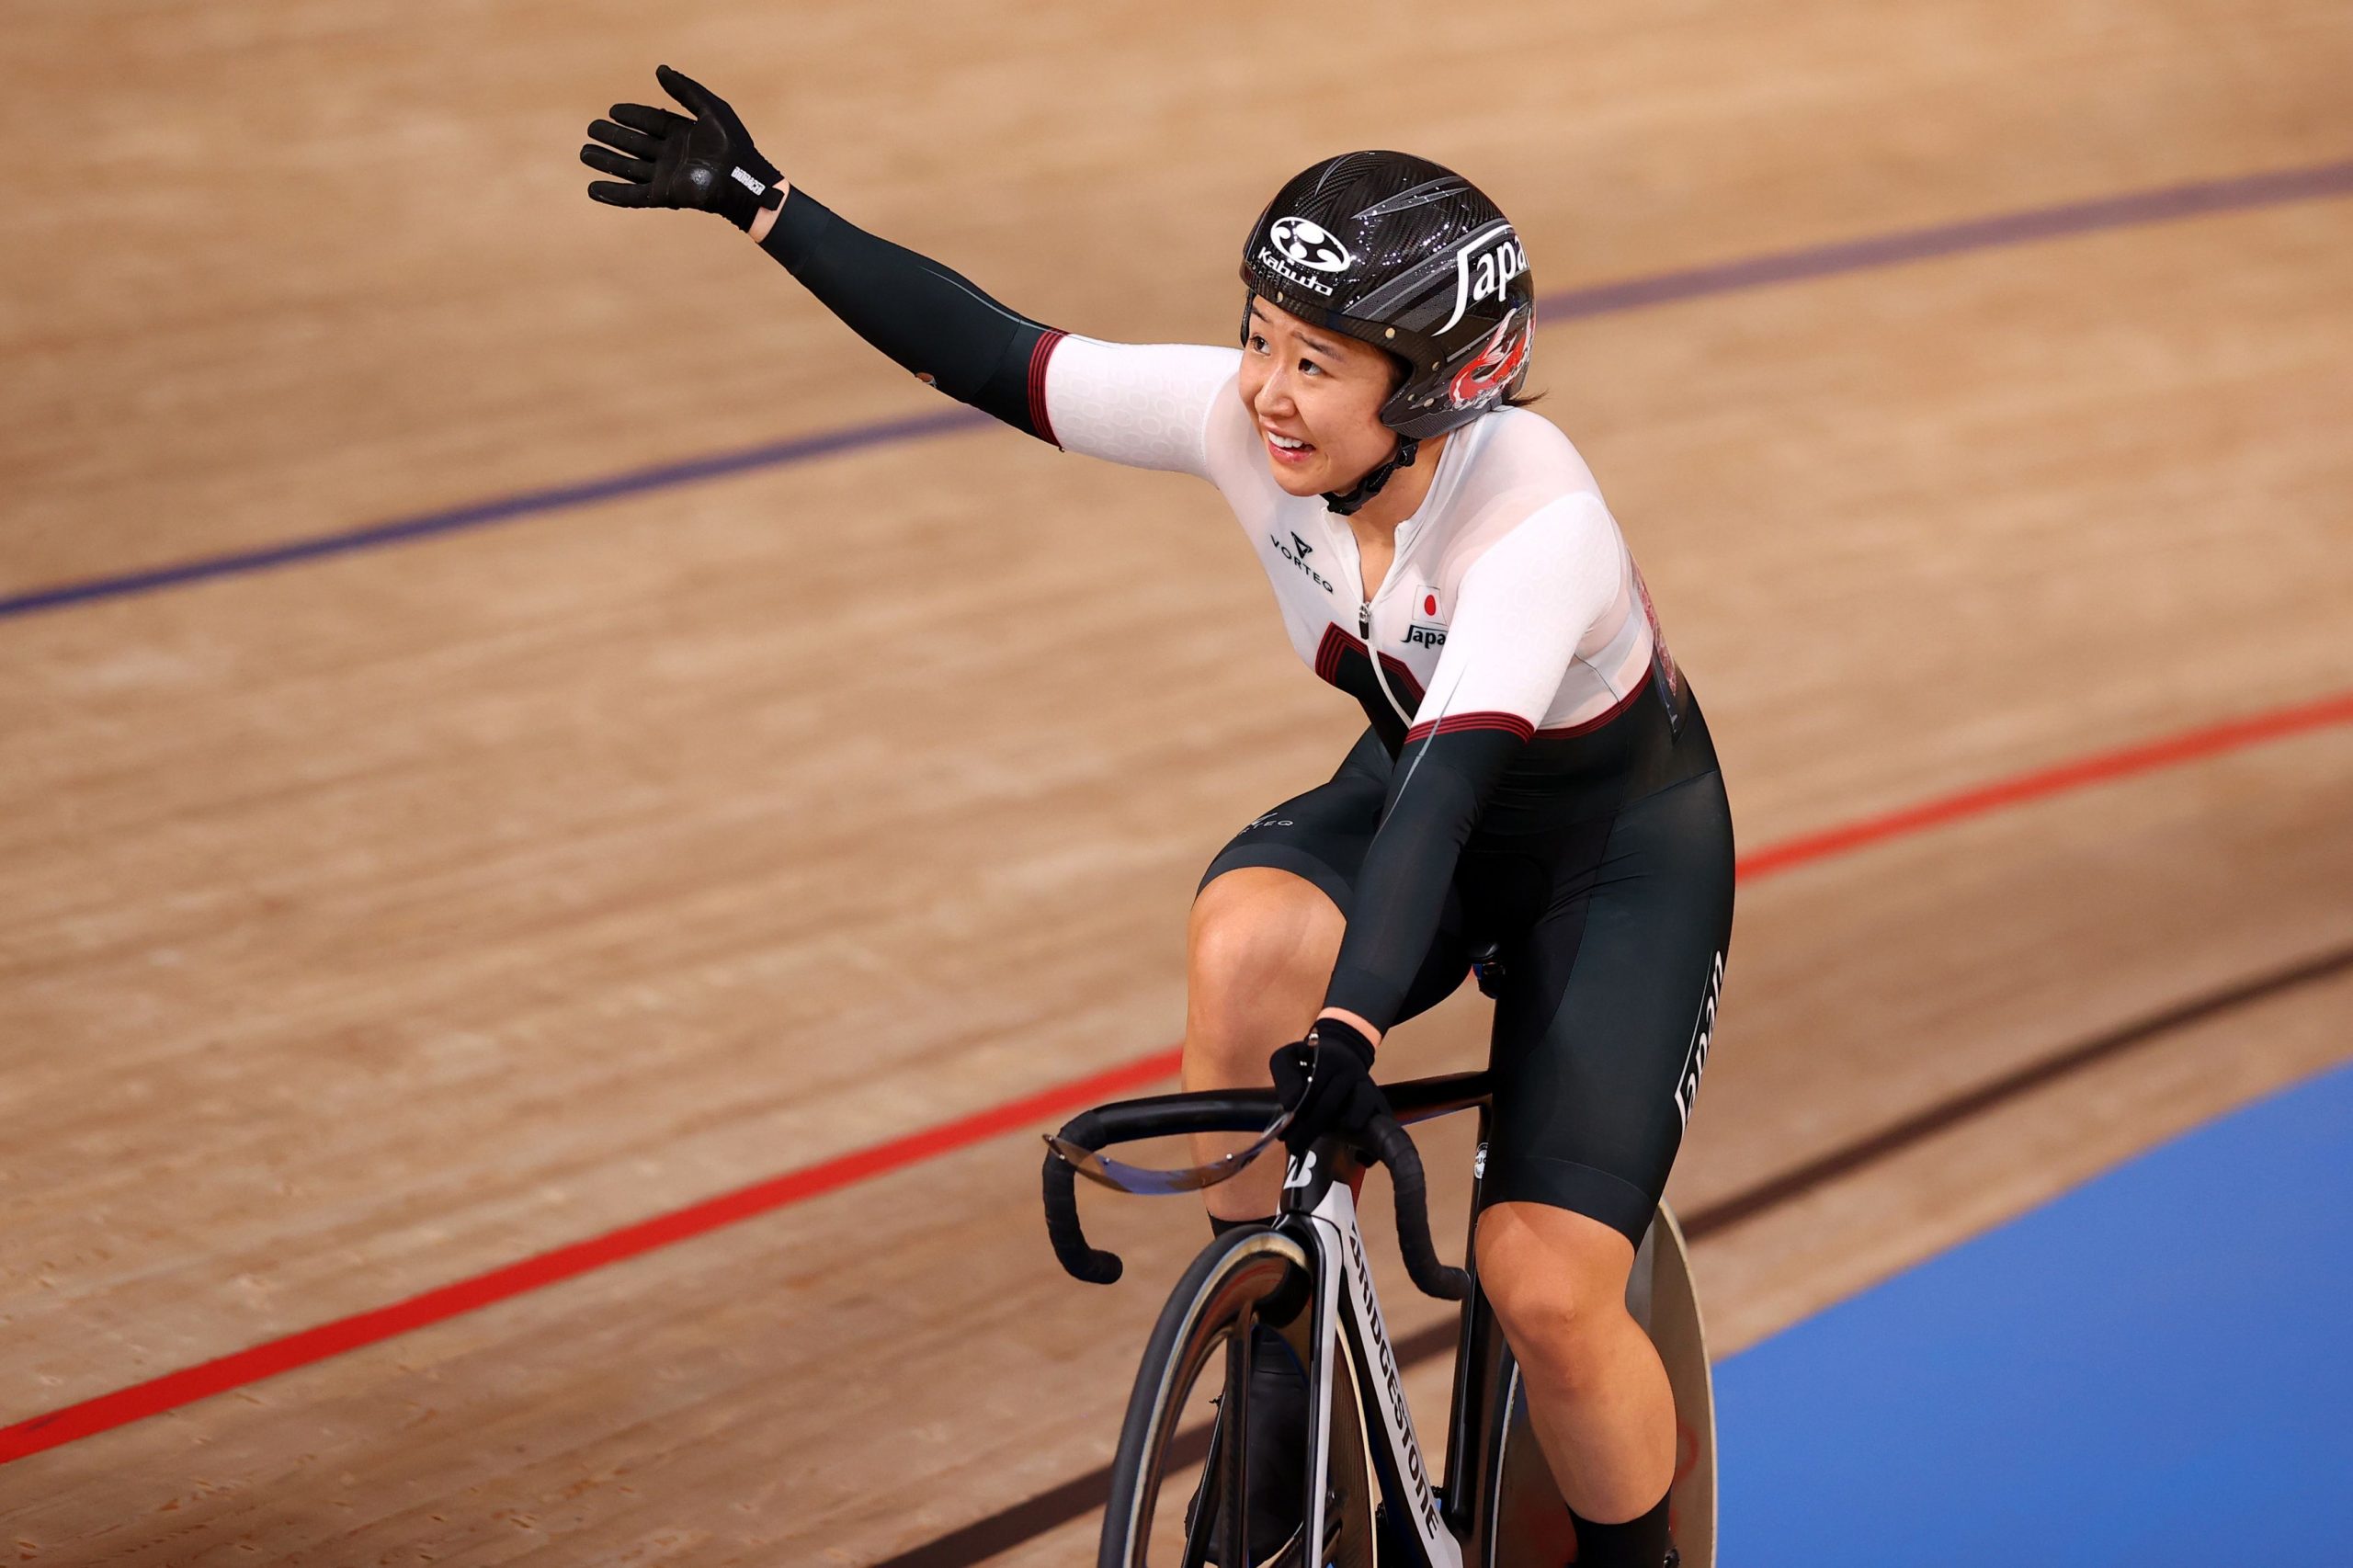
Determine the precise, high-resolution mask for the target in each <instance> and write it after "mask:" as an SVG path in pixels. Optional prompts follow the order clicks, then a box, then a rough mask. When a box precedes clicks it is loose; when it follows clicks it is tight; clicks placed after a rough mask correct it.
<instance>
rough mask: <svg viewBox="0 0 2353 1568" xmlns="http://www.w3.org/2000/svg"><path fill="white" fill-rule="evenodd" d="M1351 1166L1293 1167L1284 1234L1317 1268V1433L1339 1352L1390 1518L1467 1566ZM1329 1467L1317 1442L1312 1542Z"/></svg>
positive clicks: (1450, 1565)
mask: <svg viewBox="0 0 2353 1568" xmlns="http://www.w3.org/2000/svg"><path fill="white" fill-rule="evenodd" d="M1350 1164H1351V1162H1349V1161H1347V1159H1346V1157H1345V1155H1342V1156H1340V1157H1339V1158H1337V1159H1334V1158H1329V1157H1326V1156H1325V1153H1324V1149H1322V1148H1318V1149H1311V1150H1309V1151H1308V1152H1307V1153H1305V1154H1302V1155H1301V1156H1300V1157H1298V1158H1297V1159H1294V1160H1293V1161H1292V1162H1291V1164H1290V1171H1289V1173H1288V1174H1287V1176H1286V1177H1285V1180H1284V1190H1283V1221H1282V1222H1283V1228H1284V1229H1285V1230H1287V1231H1289V1232H1290V1233H1291V1234H1292V1235H1293V1237H1294V1239H1296V1240H1298V1241H1299V1242H1300V1243H1301V1244H1302V1245H1304V1246H1306V1247H1307V1248H1309V1249H1311V1251H1310V1255H1311V1256H1313V1257H1314V1259H1315V1260H1316V1269H1315V1278H1316V1296H1315V1301H1314V1303H1313V1310H1314V1313H1315V1317H1314V1322H1313V1326H1312V1329H1311V1334H1312V1336H1313V1337H1312V1339H1311V1341H1310V1343H1311V1345H1312V1346H1313V1350H1312V1353H1311V1355H1310V1356H1309V1358H1308V1369H1307V1376H1308V1389H1309V1397H1310V1399H1311V1400H1312V1401H1313V1420H1312V1422H1311V1424H1310V1426H1309V1430H1311V1431H1314V1432H1319V1433H1329V1432H1330V1431H1331V1429H1332V1398H1333V1389H1334V1384H1335V1381H1336V1379H1335V1376H1334V1373H1335V1364H1334V1360H1333V1354H1334V1352H1335V1350H1337V1351H1338V1352H1339V1353H1340V1354H1342V1355H1345V1356H1346V1357H1347V1358H1348V1361H1349V1365H1350V1378H1349V1381H1350V1385H1351V1386H1352V1387H1353V1388H1354V1389H1355V1390H1356V1392H1357V1400H1358V1408H1359V1411H1360V1412H1361V1416H1362V1420H1361V1426H1362V1429H1363V1431H1364V1433H1365V1434H1366V1437H1367V1443H1366V1446H1367V1448H1368V1449H1369V1450H1370V1453H1371V1457H1372V1460H1373V1469H1374V1472H1375V1473H1374V1476H1373V1478H1372V1479H1373V1481H1374V1483H1375V1490H1376V1493H1377V1494H1378V1495H1380V1496H1381V1497H1382V1498H1384V1499H1385V1500H1386V1501H1387V1502H1388V1504H1389V1506H1388V1508H1387V1509H1386V1510H1385V1517H1387V1518H1388V1519H1390V1520H1391V1521H1392V1522H1393V1521H1396V1520H1399V1519H1400V1518H1403V1519H1404V1520H1407V1521H1410V1533H1411V1539H1413V1540H1415V1543H1416V1544H1417V1545H1418V1546H1419V1547H1420V1548H1421V1561H1422V1562H1423V1564H1425V1565H1426V1568H1462V1546H1461V1541H1460V1540H1458V1539H1457V1538H1456V1535H1455V1533H1454V1530H1453V1528H1450V1523H1449V1520H1448V1519H1447V1518H1446V1517H1445V1513H1444V1511H1443V1510H1442V1508H1441V1506H1440V1501H1439V1499H1440V1489H1439V1485H1438V1483H1437V1482H1436V1481H1435V1480H1434V1479H1433V1478H1432V1475H1431V1473H1430V1469H1429V1466H1428V1463H1427V1460H1425V1459H1424V1458H1423V1455H1422V1446H1421V1441H1420V1438H1419V1437H1418V1435H1417V1434H1416V1433H1415V1430H1414V1415H1413V1412H1412V1410H1411V1409H1409V1408H1408V1407H1407V1405H1406V1403H1405V1387H1404V1378H1403V1375H1402V1373H1401V1372H1400V1370H1399V1368H1398V1365H1397V1353H1396V1350H1395V1348H1394V1346H1392V1343H1391V1341H1390V1338H1389V1325H1388V1324H1387V1322H1386V1321H1385V1320H1384V1319H1383V1317H1382V1316H1381V1299H1380V1297H1379V1296H1378V1295H1377V1294H1376V1293H1375V1291H1374V1290H1373V1286H1372V1269H1371V1266H1370V1263H1369V1262H1368V1261H1367V1260H1366V1258H1365V1252H1364V1234H1363V1232H1362V1231H1361V1230H1360V1229H1359V1228H1358V1224H1357V1206H1356V1199H1355V1196H1354V1194H1353V1193H1352V1191H1351V1190H1350V1187H1349V1182H1348V1180H1347V1177H1348V1176H1349V1175H1350V1174H1352V1173H1351V1172H1350V1170H1349V1165H1350ZM1335 1167H1337V1168H1335ZM1478 1302H1479V1298H1478V1297H1477V1296H1476V1295H1475V1294H1474V1295H1473V1296H1472V1299H1471V1301H1470V1302H1469V1303H1466V1312H1465V1316H1466V1318H1467V1317H1468V1316H1469V1315H1471V1312H1473V1311H1475V1310H1476V1308H1477V1304H1478ZM1463 1381H1464V1380H1463V1379H1462V1378H1461V1375H1460V1372H1459V1370H1458V1374H1457V1377H1456V1384H1455V1399H1456V1403H1458V1404H1460V1403H1461V1402H1462V1400H1463V1399H1464V1397H1465V1392H1466V1391H1465V1390H1464V1387H1463ZM1384 1461H1385V1462H1384ZM1331 1462H1332V1448H1331V1444H1330V1443H1329V1442H1319V1443H1317V1444H1316V1445H1315V1455H1314V1464H1313V1467H1312V1471H1311V1473H1310V1474H1309V1476H1308V1478H1307V1520H1306V1527H1307V1528H1306V1534H1305V1539H1306V1540H1311V1541H1313V1540H1323V1539H1324V1523H1325V1521H1324V1508H1325V1504H1326V1498H1327V1487H1328V1483H1329V1482H1330V1479H1331V1475H1330V1465H1331Z"/></svg>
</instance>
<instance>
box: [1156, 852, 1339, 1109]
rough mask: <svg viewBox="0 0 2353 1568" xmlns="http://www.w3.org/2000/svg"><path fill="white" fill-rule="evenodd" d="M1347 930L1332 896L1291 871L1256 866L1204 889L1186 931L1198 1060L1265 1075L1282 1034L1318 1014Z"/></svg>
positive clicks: (1192, 1044) (1192, 1049)
mask: <svg viewBox="0 0 2353 1568" xmlns="http://www.w3.org/2000/svg"><path fill="white" fill-rule="evenodd" d="M1342 926H1343V923H1342V921H1341V917H1340V912H1339V911H1338V910H1337V909H1336V908H1335V907H1334V906H1333V903H1332V901H1331V900H1330V899H1328V898H1326V897H1325V896H1324V894H1323V893H1322V892H1320V891H1318V890H1317V889H1316V888H1315V887H1314V886H1313V884H1312V883H1309V882H1307V881H1303V880H1302V879H1300V878H1298V877H1293V876H1290V875H1289V874H1288V873H1284V872H1276V871H1268V870H1262V869H1256V868H1250V869H1245V870H1241V871H1232V872H1228V873H1227V874H1226V875H1224V876H1222V877H1220V878H1218V879H1217V880H1216V881H1213V882H1211V883H1210V885H1209V886H1208V887H1206V888H1203V889H1202V890H1201V893H1200V896H1199V898H1197V899H1196V900H1194V903H1193V913H1192V918H1191V921H1190V923H1189V926H1188V930H1187V934H1186V979H1187V996H1188V1000H1187V1012H1188V1023H1189V1026H1190V1027H1188V1029H1187V1031H1186V1033H1187V1041H1186V1043H1187V1048H1188V1057H1189V1056H1191V1055H1193V1054H1194V1053H1196V1052H1199V1053H1203V1054H1205V1055H1208V1056H1215V1057H1218V1058H1220V1059H1221V1064H1222V1065H1229V1066H1233V1067H1236V1068H1247V1069H1249V1070H1250V1071H1251V1073H1252V1074H1263V1073H1264V1072H1265V1069H1266V1063H1267V1053H1268V1052H1270V1051H1273V1050H1274V1049H1275V1048H1276V1047H1277V1046H1279V1045H1280V1044H1282V1043H1283V1041H1282V1040H1280V1039H1277V1038H1274V1037H1275V1036H1276V1035H1286V1036H1287V1034H1288V1031H1291V1030H1296V1029H1303V1028H1306V1026H1307V1022H1308V1019H1309V1017H1312V1016H1313V1009H1314V1006H1315V1003H1316V1001H1317V1000H1318V999H1319V998H1320V997H1321V996H1322V994H1323V989H1324V985H1325V983H1327V982H1328V981H1329V980H1330V978H1331V972H1332V961H1333V959H1334V957H1335V956H1336V954H1337V953H1338V951H1339V939H1340V933H1341V930H1342ZM1292 1014H1298V1015H1299V1016H1298V1017H1292V1016H1291V1015H1292ZM1228 1057H1230V1058H1232V1059H1233V1060H1232V1061H1231V1062H1224V1061H1222V1059H1224V1058H1228ZM1205 1064H1206V1063H1205Z"/></svg>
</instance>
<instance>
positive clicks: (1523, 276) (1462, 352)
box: [1242, 153, 1536, 440]
mask: <svg viewBox="0 0 2353 1568" xmlns="http://www.w3.org/2000/svg"><path fill="white" fill-rule="evenodd" d="M1242 281H1243V282H1244V283H1245V284H1246V285H1247V286H1248V287H1249V289H1250V290H1251V292H1252V293H1253V294H1254V295H1258V296H1263V297H1264V298H1266V299H1267V300H1269V301H1272V302H1273V303H1275V304H1277V305H1279V306H1280V307H1281V308H1282V309H1284V310H1286V311H1289V312H1290V313H1291V314H1293V315H1295V316H1298V317H1299V318H1301V319H1302V321H1306V322H1310V323H1313V324H1315V325H1318V326H1322V327H1324V328H1327V329H1329V330H1331V331H1334V332H1344V333H1347V335H1349V336H1351V337H1356V338H1361V339H1363V340H1364V341H1365V342H1367V343H1370V344H1371V345H1373V346H1374V347H1378V348H1385V349H1387V350H1388V351H1389V352H1390V353H1392V354H1393V355H1395V356H1396V357H1397V358H1399V359H1401V360H1403V361H1404V364H1405V367H1406V369H1405V379H1404V381H1403V382H1402V383H1401V384H1400V385H1399V386H1398V388H1397V390H1396V392H1393V393H1392V394H1391V396H1390V399H1389V401H1388V402H1387V403H1383V404H1381V423H1382V424H1383V425H1386V426H1389V428H1391V429H1392V430H1394V431H1396V432H1397V433H1398V434H1399V435H1401V436H1404V437H1407V438H1408V439H1413V440H1424V439H1427V438H1428V437H1432V436H1438V435H1441V434H1443V433H1445V432H1446V431H1449V430H1452V429H1454V428H1456V427H1457V426H1462V425H1467V424H1469V423H1470V422H1471V421H1472V420H1473V419H1476V418H1477V417H1479V415H1483V414H1485V413H1487V412H1489V411H1490V410H1492V409H1495V408H1497V407H1500V406H1501V405H1502V403H1503V402H1504V400H1505V399H1506V398H1508V397H1510V396H1511V395H1513V394H1514V393H1515V392H1518V390H1519V388H1520V386H1521V385H1522V384H1523V383H1524V382H1525V381H1527V379H1528V349H1529V334H1530V330H1531V329H1532V328H1533V326H1534V325H1535V321H1536V288H1535V283H1534V281H1533V280H1532V279H1531V278H1529V272H1528V254H1527V252H1526V251H1524V250H1523V249H1522V248H1521V247H1520V243H1519V235H1518V233H1517V232H1516V231H1515V230H1514V229H1513V228H1512V226H1511V223H1510V222H1509V221H1508V220H1507V219H1506V218H1505V217H1504V215H1503V213H1502V212H1501V211H1500V210H1497V208H1496V206H1495V203H1494V202H1492V201H1490V200H1488V199H1486V197H1485V196H1483V195H1482V194H1481V193H1480V190H1479V187H1476V186H1474V185H1472V183H1471V182H1470V181H1469V180H1467V179H1464V178H1463V177H1462V176H1461V175H1458V174H1456V173H1454V172H1453V171H1452V170H1450V169H1446V168H1441V167H1440V166H1439V165H1436V164H1433V163H1431V162H1429V161H1428V160H1427V159H1426V158H1416V157H1413V156H1411V155H1410V154H1407V153H1343V154H1341V155H1340V156H1339V157H1336V158H1326V159H1325V160H1324V162H1322V163H1320V164H1317V165H1313V167H1311V168H1309V169H1307V170H1305V171H1303V172H1302V173H1301V174H1298V175H1296V176H1292V178H1291V180H1290V183H1289V184H1287V185H1285V186H1284V187H1282V189H1281V190H1279V191H1278V192H1276V193H1275V199H1274V200H1273V201H1271V202H1269V203H1268V204H1267V210H1266V211H1265V212H1263V213H1261V214H1260V215H1259V218H1258V222H1257V223H1256V226H1255V227H1253V228H1252V229H1251V231H1250V239H1249V243H1248V244H1246V245H1245V246H1244V247H1243V252H1242ZM1249 330H1250V329H1249V319H1248V315H1247V312H1246V311H1245V315H1244V323H1243V335H1244V337H1245V340H1246V339H1247V337H1248V335H1249Z"/></svg>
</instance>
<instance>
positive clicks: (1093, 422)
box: [1040, 336, 1242, 479]
mask: <svg viewBox="0 0 2353 1568" xmlns="http://www.w3.org/2000/svg"><path fill="white" fill-rule="evenodd" d="M1241 364H1242V351H1241V350H1240V349H1239V348H1208V347H1199V346H1195V345H1191V344H1182V343H1150V344H1141V343H1102V342H1098V341H1097V340H1096V339H1094V338H1091V337H1075V336H1065V337H1062V338H1059V339H1057V340H1056V341H1055V343H1054V345H1053V347H1052V348H1051V351H1050V355H1049V358H1047V361H1046V375H1045V415H1046V423H1047V426H1048V431H1046V432H1040V433H1041V434H1046V435H1047V436H1048V438H1049V439H1050V440H1051V441H1052V442H1053V443H1054V444H1055V445H1056V446H1058V447H1060V448H1062V449H1063V450H1064V451H1071V452H1079V453H1082V454H1084V455H1086V456H1087V457H1090V458H1102V459H1104V460H1107V461H1110V462H1115V463H1122V464H1125V465H1126V466H1128V467H1130V468H1158V469H1168V470H1172V471H1174V472H1177V473H1189V474H1193V475H1196V476H1198V477H1199V478H1202V479H1207V478H1209V477H1210V472H1209V461H1210V460H1209V424H1210V415H1211V414H1212V413H1213V412H1214V411H1215V410H1216V408H1217V403H1218V400H1219V399H1220V398H1221V397H1231V396H1232V395H1233V381H1234V377H1235V376H1236V374H1237V373H1238V372H1239V370H1240V368H1241Z"/></svg>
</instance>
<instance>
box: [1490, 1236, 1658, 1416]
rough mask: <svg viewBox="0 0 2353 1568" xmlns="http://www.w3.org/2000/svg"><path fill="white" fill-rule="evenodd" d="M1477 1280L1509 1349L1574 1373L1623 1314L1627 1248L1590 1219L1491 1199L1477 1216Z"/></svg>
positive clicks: (1564, 1374)
mask: <svg viewBox="0 0 2353 1568" xmlns="http://www.w3.org/2000/svg"><path fill="white" fill-rule="evenodd" d="M1477 1247H1478V1260H1479V1288H1480V1289H1481V1290H1483V1291H1484V1292H1485V1293H1486V1297H1487V1300H1488V1301H1489V1302H1490V1304H1492V1305H1493V1306H1494V1308H1495V1320H1496V1321H1497V1322H1498V1323H1499V1324H1502V1325H1503V1331H1504V1337H1505V1339H1506V1340H1507V1341H1508V1342H1509V1343H1510V1345H1511V1347H1512V1353H1513V1354H1514V1355H1516V1356H1518V1358H1519V1359H1520V1360H1521V1361H1522V1362H1524V1363H1527V1364H1529V1365H1531V1366H1541V1367H1544V1368H1546V1369H1549V1370H1550V1371H1551V1372H1552V1373H1553V1375H1555V1376H1561V1377H1570V1378H1574V1376H1575V1374H1576V1371H1577V1369H1578V1367H1579V1366H1580V1365H1582V1364H1583V1363H1584V1362H1585V1361H1586V1360H1587V1359H1590V1358H1589V1357H1588V1356H1587V1354H1586V1352H1587V1351H1589V1350H1591V1349H1594V1348H1595V1347H1597V1346H1598V1345H1599V1344H1600V1343H1601V1342H1602V1341H1603V1340H1605V1339H1606V1338H1607V1337H1608V1333H1609V1331H1610V1330H1611V1329H1613V1328H1615V1327H1616V1326H1617V1324H1619V1322H1620V1320H1621V1319H1624V1318H1625V1316H1626V1276H1627V1274H1628V1272H1629V1271H1630V1270H1631V1267H1632V1265H1633V1257H1634V1249H1633V1246H1632V1244H1631V1243H1629V1242H1628V1241H1627V1240H1626V1238H1625V1237H1624V1236H1622V1235H1620V1234H1619V1233H1617V1232H1616V1231H1614V1230H1612V1229H1610V1228H1609V1227H1608V1226H1607V1225H1605V1224H1603V1223H1602V1222H1601V1221H1598V1220H1592V1219H1588V1218H1586V1216H1585V1215H1582V1214H1572V1213H1570V1212H1569V1211H1568V1210H1562V1209H1548V1208H1545V1207H1544V1206H1542V1205H1540V1204H1530V1203H1499V1204H1497V1205H1495V1207H1494V1208H1492V1209H1489V1210H1487V1211H1486V1212H1485V1213H1483V1214H1482V1215H1481V1216H1480V1218H1479V1235H1478V1242H1477Z"/></svg>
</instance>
